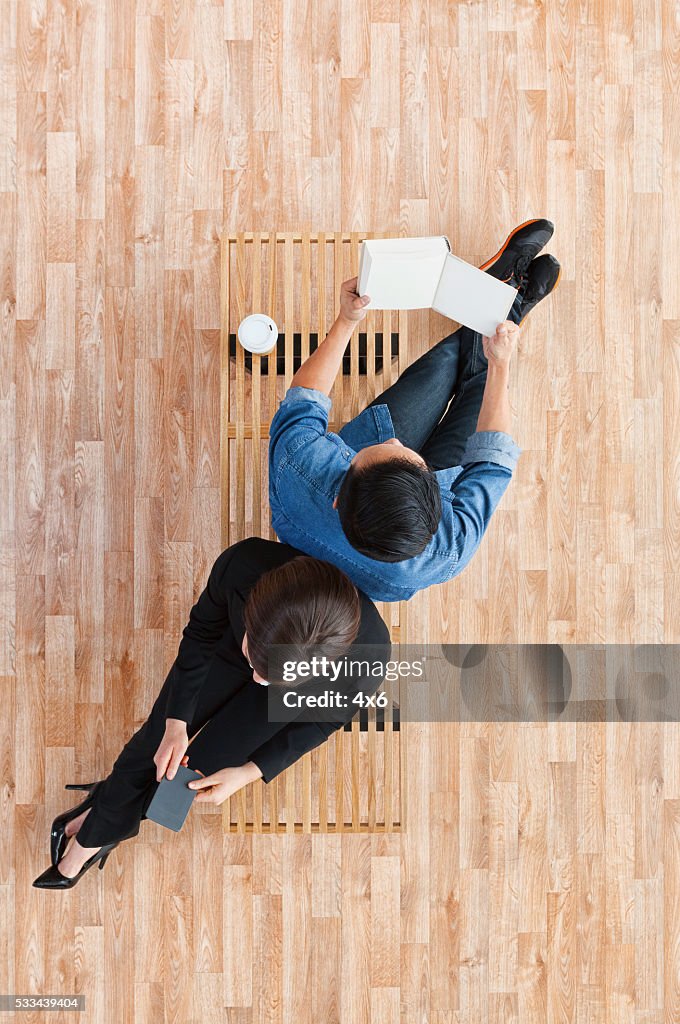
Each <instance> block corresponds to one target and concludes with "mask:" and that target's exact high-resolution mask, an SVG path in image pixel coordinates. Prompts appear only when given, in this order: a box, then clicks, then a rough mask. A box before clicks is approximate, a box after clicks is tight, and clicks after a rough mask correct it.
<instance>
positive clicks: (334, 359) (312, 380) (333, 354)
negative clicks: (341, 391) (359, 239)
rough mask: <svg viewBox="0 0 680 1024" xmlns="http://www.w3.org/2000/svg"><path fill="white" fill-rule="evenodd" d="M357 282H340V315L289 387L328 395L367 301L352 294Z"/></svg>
mask: <svg viewBox="0 0 680 1024" xmlns="http://www.w3.org/2000/svg"><path fill="white" fill-rule="evenodd" d="M356 286H357V278H356V277H353V278H351V280H349V281H344V282H343V284H342V288H341V290H340V312H339V313H338V316H337V318H336V320H335V323H334V324H333V326H332V327H331V329H330V331H329V332H328V334H327V335H326V337H325V338H324V340H323V341H322V342H321V344H320V345H319V347H318V348H317V349H316V351H315V352H312V354H311V356H310V357H309V358H308V359H306V360H305V362H304V363H303V364H302V366H301V367H300V369H299V370H298V371H297V373H296V374H295V376H294V377H293V379H292V381H291V382H290V386H291V387H302V388H314V389H315V390H316V391H322V392H323V393H324V394H325V395H330V393H331V390H332V388H333V384H334V383H335V378H336V377H337V375H338V370H339V369H340V366H341V364H342V357H343V355H344V354H345V349H346V348H347V342H348V341H349V339H350V338H351V336H352V331H353V330H354V328H355V327H356V325H357V324H358V323H359V321H360V320H363V318H364V317H365V316H366V310H365V309H364V306H366V305H367V303H369V302H370V301H371V300H370V298H369V297H368V295H363V296H362V297H361V298H359V296H358V295H357V294H356V291H355V289H356Z"/></svg>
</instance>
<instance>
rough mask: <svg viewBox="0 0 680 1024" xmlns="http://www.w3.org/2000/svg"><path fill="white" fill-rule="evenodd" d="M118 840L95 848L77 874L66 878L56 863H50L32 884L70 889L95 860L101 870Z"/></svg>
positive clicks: (45, 887)
mask: <svg viewBox="0 0 680 1024" xmlns="http://www.w3.org/2000/svg"><path fill="white" fill-rule="evenodd" d="M69 838H70V836H69ZM119 842H120V840H119V839H118V840H116V842H115V843H106V844H105V845H104V846H102V847H101V849H99V850H97V852H96V853H93V854H92V856H91V857H88V859H87V860H86V861H85V863H84V864H83V866H82V868H81V869H80V871H79V872H78V874H77V875H74V876H73V878H67V876H66V875H62V873H61V871H60V870H59V868H58V867H57V865H56V864H51V865H50V866H49V867H48V868H47V870H46V871H43V873H42V875H38V877H37V878H36V879H35V881H34V882H33V885H34V886H35V887H36V889H72V888H73V886H74V885H75V884H76V882H78V881H80V879H81V878H82V876H83V875H84V874H85V872H86V871H87V870H89V868H91V867H92V865H93V864H96V863H97V861H99V870H100V871H101V869H102V868H103V867H104V865H105V864H106V861H107V860H108V856H109V854H110V853H111V850H115V848H116V847H117V846H118V844H119Z"/></svg>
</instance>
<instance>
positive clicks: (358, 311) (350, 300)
mask: <svg viewBox="0 0 680 1024" xmlns="http://www.w3.org/2000/svg"><path fill="white" fill-rule="evenodd" d="M357 281H358V278H357V277H352V278H351V279H350V280H349V281H343V282H342V285H341V287H340V317H339V318H340V320H344V321H346V323H349V324H357V323H359V321H360V320H363V319H364V317H365V316H366V312H367V311H366V310H365V309H364V306H367V305H368V303H369V302H370V301H371V300H370V298H369V296H368V295H362V296H361V297H359V296H358V295H357V293H356V287H357Z"/></svg>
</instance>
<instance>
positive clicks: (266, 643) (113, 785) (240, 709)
mask: <svg viewBox="0 0 680 1024" xmlns="http://www.w3.org/2000/svg"><path fill="white" fill-rule="evenodd" d="M354 643H356V644H370V645H374V644H376V645H380V651H381V652H383V653H384V655H385V657H389V632H388V630H387V627H386V626H385V623H384V622H383V620H382V619H381V618H380V615H379V614H378V612H377V610H376V608H375V607H374V605H373V604H372V603H371V602H370V601H369V600H368V598H367V597H366V596H365V595H364V594H362V593H361V592H360V591H358V590H357V589H356V587H355V586H354V584H353V583H351V581H350V580H349V579H348V577H347V576H345V574H344V573H343V572H341V571H340V570H339V569H337V568H336V567H335V566H332V565H330V564H328V563H327V562H322V561H320V560H318V559H315V558H310V557H309V556H307V555H303V554H302V553H301V552H300V551H298V550H296V549H295V548H292V547H290V546H289V545H288V544H279V543H277V542H274V541H267V540H262V539H261V538H259V537H251V538H249V539H248V540H243V541H240V542H239V543H237V544H233V545H232V546H231V547H229V548H227V549H226V551H223V552H222V554H221V555H220V556H219V558H218V559H217V561H216V562H215V564H214V566H213V568H212V570H211V573H210V576H209V578H208V582H207V585H206V587H205V589H204V591H203V592H202V594H201V595H200V597H199V598H198V601H197V602H196V604H195V605H194V607H193V608H192V609H191V613H190V616H189V622H188V624H187V625H186V627H185V628H184V631H183V634H182V640H181V642H180V645H179V650H178V654H177V658H176V659H175V662H174V664H173V665H172V667H171V669H170V671H169V673H168V675H167V678H166V680H165V683H164V684H163V687H162V689H161V691H160V693H159V695H158V697H157V699H156V702H155V703H154V706H153V708H152V710H151V714H150V715H149V718H148V719H147V721H146V722H145V723H144V725H143V726H142V727H141V728H140V729H139V730H138V731H137V732H136V733H135V734H134V736H133V737H132V738H131V739H130V740H129V741H128V743H126V745H125V746H124V747H123V750H122V751H121V753H120V754H119V756H118V758H117V760H116V762H115V764H114V766H113V769H112V771H111V774H110V775H109V776H108V777H107V778H106V779H104V780H103V781H101V782H97V783H91V784H89V785H83V786H77V785H73V786H67V787H66V788H67V789H89V790H90V793H89V795H88V797H87V799H86V800H84V801H83V802H82V803H81V804H79V805H78V806H77V807H73V808H71V809H70V810H68V811H66V812H64V813H63V814H60V815H59V816H58V817H57V818H55V820H54V822H53V823H52V830H51V851H52V865H51V867H49V868H48V869H47V870H46V871H44V872H43V873H42V874H41V875H40V876H39V877H38V878H36V879H35V881H34V882H33V885H34V886H36V887H37V888H49V889H69V888H71V887H72V886H73V885H75V883H76V882H77V881H78V879H79V878H80V877H81V876H82V875H83V874H84V873H85V871H87V870H88V868H90V867H91V866H92V865H93V864H96V863H99V867H100V868H102V867H103V866H104V864H105V863H106V859H107V857H108V855H109V853H110V852H111V850H113V849H114V848H115V847H116V846H117V845H118V843H119V842H121V841H122V840H123V839H129V838H130V837H132V836H135V835H137V833H138V832H139V823H140V821H141V820H142V819H143V818H144V817H145V812H146V809H147V807H148V806H149V803H150V801H151V798H152V797H153V795H154V792H155V790H156V788H157V785H158V783H159V782H160V780H161V779H162V778H163V775H164V774H165V773H166V772H167V776H168V778H172V777H173V776H174V774H175V772H176V770H177V767H178V766H179V765H180V764H186V763H187V761H188V756H187V754H186V750H187V746H188V744H189V742H190V739H189V737H190V736H191V737H192V739H191V762H192V765H191V766H192V767H193V768H194V769H195V770H197V771H200V772H201V773H202V774H203V775H204V776H206V777H205V778H203V779H199V780H196V782H194V783H191V784H190V785H191V787H192V788H196V789H198V790H199V793H198V794H197V796H196V800H199V801H201V802H208V803H215V804H221V803H222V802H223V801H224V800H226V799H227V797H229V796H231V795H232V794H233V793H235V792H236V791H237V790H239V789H241V787H242V786H245V785H247V784H248V783H249V782H252V781H253V780H254V779H259V778H262V779H264V781H265V782H271V780H272V779H273V778H275V777H276V776H277V775H278V774H279V773H280V772H282V771H283V770H284V769H285V768H287V767H288V766H289V765H291V764H293V762H294V761H297V759H298V758H299V757H301V756H302V755H303V754H304V753H306V751H308V750H311V749H312V748H313V747H316V746H318V745H319V744H320V743H323V742H324V741H325V740H326V739H327V738H328V736H329V735H330V734H331V733H332V732H333V731H334V730H335V729H338V728H339V727H340V725H341V724H342V721H343V718H342V717H340V716H336V721H332V722H317V721H289V722H280V721H278V722H277V721H269V714H268V701H267V690H266V689H265V686H266V685H267V674H268V670H269V666H268V652H269V649H270V647H271V646H272V645H286V646H289V647H292V648H293V650H302V649H303V648H309V647H314V648H315V649H317V650H322V651H323V653H324V654H325V655H326V656H327V657H329V658H338V657H341V656H343V655H345V654H346V653H347V652H348V650H349V648H350V645H352V644H354ZM272 678H273V677H272ZM379 683H380V678H375V677H373V678H370V679H367V680H363V679H362V680H354V681H353V685H354V686H355V688H356V687H358V688H360V689H361V690H362V691H363V692H373V691H375V690H376V689H377V687H378V685H379ZM257 684H264V685H257ZM335 688H336V684H335V683H334V689H335ZM356 710H357V705H356V704H352V703H349V704H348V707H347V710H346V711H343V712H342V715H343V716H344V720H345V721H348V720H349V719H350V718H352V717H353V715H354V714H355V712H356ZM199 730H200V734H199Z"/></svg>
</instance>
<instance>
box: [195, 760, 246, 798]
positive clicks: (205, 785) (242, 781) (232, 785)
mask: <svg viewBox="0 0 680 1024" xmlns="http://www.w3.org/2000/svg"><path fill="white" fill-rule="evenodd" d="M260 778H262V772H261V771H260V769H259V768H258V767H257V765H256V764H254V763H253V761H248V763H247V764H241V765H239V766H238V767H237V768H221V769H220V770H219V771H218V772H215V773H214V775H207V776H206V777H205V778H204V779H194V780H193V782H190V783H189V789H197V790H202V792H199V793H198V794H197V796H196V800H200V802H201V803H205V804H217V805H219V804H222V803H224V801H225V800H227V799H228V798H229V797H230V796H233V795H234V793H236V792H238V790H239V789H241V788H242V787H243V786H247V785H248V783H249V782H254V781H255V779H260Z"/></svg>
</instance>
